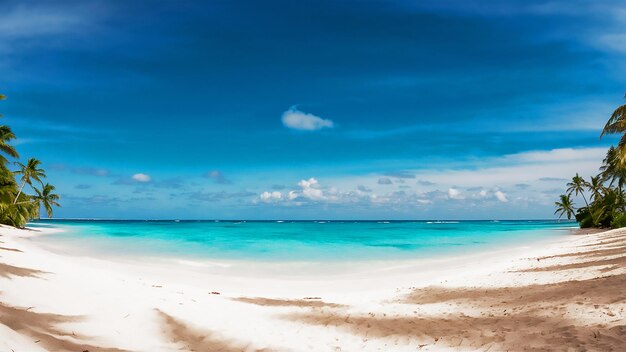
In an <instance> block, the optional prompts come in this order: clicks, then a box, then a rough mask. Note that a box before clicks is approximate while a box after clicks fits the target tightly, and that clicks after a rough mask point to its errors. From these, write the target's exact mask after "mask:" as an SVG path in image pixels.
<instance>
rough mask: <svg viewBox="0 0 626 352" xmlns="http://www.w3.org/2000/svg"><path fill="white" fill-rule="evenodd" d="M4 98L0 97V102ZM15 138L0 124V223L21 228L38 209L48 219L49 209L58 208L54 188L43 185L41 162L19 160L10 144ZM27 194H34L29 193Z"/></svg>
mask: <svg viewBox="0 0 626 352" xmlns="http://www.w3.org/2000/svg"><path fill="white" fill-rule="evenodd" d="M5 98H6V96H5V95H3V94H0V100H4V99H5ZM0 116H2V115H0ZM15 138H16V137H15V134H14V133H13V131H12V130H11V128H10V127H9V126H6V125H0V224H4V225H10V226H15V227H24V226H25V225H26V223H27V222H28V221H30V220H33V219H38V218H39V217H40V210H41V207H43V208H44V209H45V211H46V214H47V215H48V217H52V213H53V207H58V206H60V204H59V202H58V201H59V198H60V197H59V195H58V194H55V193H54V191H55V187H54V186H52V185H50V184H48V183H46V184H44V181H43V180H44V179H45V178H46V171H45V170H44V169H43V168H42V167H41V161H39V160H37V159H35V158H30V159H28V160H27V161H26V164H23V163H21V162H20V161H19V157H20V155H19V153H18V152H17V150H16V149H15V147H14V146H13V145H11V142H12V141H13V140H14V139H15ZM26 186H28V187H26ZM31 191H32V192H33V193H34V194H29V192H31Z"/></svg>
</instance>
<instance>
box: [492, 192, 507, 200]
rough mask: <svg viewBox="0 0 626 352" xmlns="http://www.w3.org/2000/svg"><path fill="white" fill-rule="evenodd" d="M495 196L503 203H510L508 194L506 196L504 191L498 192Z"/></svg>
mask: <svg viewBox="0 0 626 352" xmlns="http://www.w3.org/2000/svg"><path fill="white" fill-rule="evenodd" d="M493 195H494V196H496V199H498V201H500V202H502V203H506V202H508V201H509V200H508V199H507V198H506V194H504V193H503V192H502V191H496V192H495V193H494V194H493Z"/></svg>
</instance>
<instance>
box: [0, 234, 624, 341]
mask: <svg viewBox="0 0 626 352" xmlns="http://www.w3.org/2000/svg"><path fill="white" fill-rule="evenodd" d="M49 230H50V229H44V228H38V229H37V230H16V229H11V228H7V227H2V228H0V235H1V237H0V241H2V243H0V247H2V250H0V263H1V264H0V267H1V268H2V269H1V271H0V280H2V287H3V288H2V292H1V294H0V302H1V303H2V306H1V307H2V315H1V316H2V320H0V322H1V323H2V324H0V341H2V342H0V347H3V348H9V349H14V350H15V351H19V350H28V351H37V350H46V349H56V350H68V351H69V350H76V348H77V347H78V346H80V348H84V349H87V350H89V351H98V350H107V349H106V348H117V349H119V350H131V351H170V350H171V351H174V350H181V349H182V350H192V349H196V350H262V349H267V350H336V348H337V347H339V348H340V349H341V350H348V351H352V350H377V349H389V348H390V347H389V346H393V350H415V349H416V348H418V347H419V346H422V347H421V349H422V350H451V349H458V350H473V349H478V350H484V349H487V348H493V349H494V350H499V349H506V348H510V347H511V345H510V343H511V341H513V340H514V339H515V338H516V337H515V336H513V335H523V334H521V333H520V334H517V333H516V332H515V331H513V330H511V331H508V332H507V331H499V332H497V331H496V332H493V331H492V330H493V329H496V330H498V328H499V326H504V327H505V328H507V324H506V323H504V324H502V322H515V320H511V316H510V314H512V313H510V312H511V310H513V311H516V310H518V311H519V310H520V309H521V310H522V311H524V309H526V308H523V307H526V306H532V302H530V303H529V302H520V305H517V306H515V307H509V308H504V311H505V312H502V311H500V312H495V311H494V309H493V307H489V306H485V305H484V304H483V303H485V302H487V303H489V302H490V301H489V300H490V299H491V298H490V297H489V296H490V295H489V294H486V293H487V291H489V290H492V291H493V292H496V293H494V295H495V296H497V297H499V298H498V299H501V298H502V301H507V300H514V297H513V295H514V293H510V294H508V296H507V294H506V293H502V292H499V291H498V290H507V289H508V290H510V291H515V290H518V291H519V290H524V289H526V290H534V289H536V288H537V286H542V285H547V286H550V285H570V286H571V285H574V286H575V285H576V284H572V282H574V283H578V284H581V285H582V284H583V283H584V281H581V280H602V279H598V278H607V277H608V278H609V280H614V279H611V278H615V277H617V278H619V279H622V276H621V275H624V272H626V270H625V267H624V263H623V261H622V258H624V257H623V256H624V255H626V249H625V248H626V247H623V245H626V230H612V231H606V232H600V233H594V234H589V235H581V234H572V235H567V236H563V237H562V238H559V239H555V240H554V241H551V242H550V243H543V244H538V243H533V244H530V245H529V246H526V248H523V247H522V248H516V249H515V250H511V251H503V252H502V253H500V255H495V256H494V253H490V254H489V255H480V256H476V257H475V258H472V260H471V261H470V262H469V263H468V262H467V261H468V260H467V259H468V258H463V260H461V261H458V262H456V263H454V264H453V265H447V266H446V265H439V264H440V263H436V262H430V263H424V262H422V264H423V266H422V269H423V268H426V267H429V270H428V272H416V271H419V269H420V267H419V266H415V264H407V265H404V266H400V267H397V268H393V269H390V268H387V269H386V270H378V271H372V270H369V271H363V272H360V273H358V274H355V273H351V274H344V275H332V276H324V275H321V276H318V277H307V278H300V279H297V278H295V277H278V276H277V277H267V276H263V277H257V276H258V273H251V274H249V275H232V273H229V275H226V274H225V273H220V272H219V271H214V272H207V268H206V267H194V265H189V263H188V264H187V265H181V263H175V262H163V261H162V262H156V261H150V260H148V261H145V262H141V261H129V260H124V259H122V258H118V259H116V258H109V257H107V258H105V259H103V258H92V257H84V256H75V255H70V254H67V253H66V254H64V253H58V252H54V251H50V250H48V249H46V248H43V247H42V246H40V245H38V244H37V243H36V241H32V240H31V238H32V236H39V235H41V234H45V233H49ZM602 241H605V242H608V243H604V244H603V243H602ZM583 249H584V251H585V252H587V251H589V252H590V253H591V254H589V255H595V256H596V257H594V258H596V259H597V260H596V261H597V262H599V263H600V264H599V265H588V266H586V265H585V264H581V263H585V261H584V260H583V261H582V262H581V257H586V256H588V255H587V254H584V255H577V254H576V253H578V252H582V251H583ZM598 258H599V259H598ZM583 259H584V258H583ZM576 263H578V264H576ZM183 264H184V263H183ZM559 266H561V267H565V268H566V269H561V267H559ZM572 280H579V281H572ZM529 287H530V288H529ZM622 288H623V286H622ZM470 289H471V290H473V291H471V292H470V291H469V290H470ZM575 289H576V288H575V287H574V288H571V289H570V290H567V292H565V291H564V292H562V293H559V294H557V295H556V297H555V300H554V301H557V299H556V298H563V299H567V295H568V294H569V293H571V292H575ZM481 290H486V291H484V292H485V294H484V295H479V294H477V292H479V291H481ZM607 290H608V289H605V290H604V291H607ZM600 291H601V292H600V293H599V294H602V295H604V294H605V293H606V292H604V291H602V289H601V288H600ZM622 291H623V289H622ZM42 292H45V293H46V294H45V295H43V294H41V293H42ZM455 292H457V293H458V292H462V293H465V295H464V296H463V297H456V296H455ZM568 292H569V293H568ZM212 293H213V294H212ZM217 293H219V294H217ZM611 294H612V295H615V294H618V295H619V293H615V292H612V293H611ZM531 296H532V295H531ZM607 296H608V295H607ZM259 297H261V298H259ZM318 297H319V299H318ZM437 297H439V298H437ZM450 297H452V298H450ZM472 297H473V298H472ZM620 297H621V296H620ZM620 297H612V299H613V300H612V301H611V302H612V303H611V304H610V307H609V308H606V309H608V310H609V311H610V312H611V315H608V313H606V311H603V312H602V313H598V312H595V311H598V310H601V309H599V308H595V305H599V304H591V303H590V304H591V306H590V307H587V303H586V302H584V300H583V303H582V304H578V303H577V302H570V303H563V302H561V303H559V304H558V305H556V304H555V306H554V307H551V306H550V304H551V303H550V302H551V301H546V302H545V303H542V304H540V306H542V309H541V312H539V311H535V310H533V311H528V312H525V314H524V315H523V317H524V319H531V320H532V319H535V321H536V320H537V319H539V320H541V319H544V318H546V314H547V313H549V312H552V313H554V314H556V316H550V314H548V316H550V319H552V320H558V317H559V315H561V316H562V319H561V322H562V323H563V324H565V323H566V322H567V323H568V326H577V325H576V324H572V321H573V320H575V319H573V318H574V317H576V316H577V317H578V319H580V318H584V320H585V321H584V322H582V321H580V322H579V323H580V324H583V323H584V324H591V323H594V324H596V325H598V324H600V325H602V326H601V327H597V328H596V327H594V329H596V330H598V331H600V330H602V331H603V336H604V335H607V336H608V335H610V336H611V339H610V341H608V342H607V341H600V340H602V339H598V338H597V337H593V335H594V334H595V332H594V334H588V333H587V332H584V333H582V332H581V334H582V335H581V336H578V333H577V334H576V339H574V340H563V339H564V338H565V337H562V336H561V335H563V334H562V333H559V332H555V331H553V332H550V331H549V329H547V330H546V331H544V333H545V334H544V335H541V334H540V336H548V337H550V338H548V337H546V338H541V337H538V336H535V335H536V334H533V335H532V336H533V338H534V339H536V340H537V341H534V342H533V345H536V346H538V348H548V349H549V347H550V346H552V347H555V346H558V347H559V348H561V347H560V346H561V345H559V344H564V345H562V346H571V347H573V348H577V346H578V347H580V346H587V347H590V348H591V349H593V348H598V346H600V345H597V344H598V343H600V342H601V343H608V344H609V345H606V346H609V347H610V346H613V345H611V343H613V344H614V346H619V344H620V343H621V344H624V343H626V335H625V334H626V323H625V322H624V319H626V314H625V313H624V308H626V304H625V303H621V302H626V297H623V298H625V299H623V300H621V302H620V301H619V300H616V299H619V298H620ZM305 298H315V299H305ZM604 298H606V299H605V300H604V301H607V300H610V299H609V298H611V297H604ZM600 301H602V302H604V301H603V300H599V301H598V302H600ZM613 301H614V302H613ZM491 303H493V302H491ZM521 303H525V304H521ZM502 304H503V303H499V302H498V303H497V304H491V306H494V305H496V306H498V305H499V306H502ZM602 306H603V307H604V305H602ZM29 307H31V308H29ZM520 307H522V308H520ZM514 308H515V309H514ZM583 308H584V309H587V308H589V309H590V311H589V312H587V311H585V312H584V315H583V314H582V313H581V311H580V310H581V309H583ZM537 309H539V308H537ZM584 309H583V310H584ZM603 309H604V308H603ZM507 310H509V313H506V311H507ZM553 310H554V312H553ZM594 312H595V313H594ZM530 313H533V314H530ZM537 313H541V314H537ZM50 314H53V317H54V319H53V318H51V316H50ZM485 314H486V315H487V317H489V314H491V315H492V317H491V318H494V319H492V320H489V319H487V322H483V324H484V326H482V327H481V326H479V329H480V331H481V333H480V334H478V333H477V335H476V336H474V335H472V333H471V332H472V331H474V332H476V331H477V330H476V329H475V328H474V329H470V330H468V329H467V328H468V327H467V326H465V325H464V324H465V323H463V324H462V323H461V322H462V321H464V320H467V321H468V322H467V324H469V322H472V321H473V322H474V323H475V320H476V319H478V318H479V317H482V316H484V315H485ZM554 314H553V315H554ZM598 314H599V315H598ZM517 315H519V314H517ZM25 316H28V317H29V318H28V319H26V318H25ZM381 317H384V318H381ZM340 318H341V319H340ZM495 318H498V319H500V320H501V321H500V323H497V319H495ZM601 318H602V319H601ZM457 320H458V321H457ZM425 321H430V322H431V323H429V324H428V326H422V325H421V324H422V323H425ZM455 321H457V323H458V324H460V325H458V324H457V325H455V324H454V323H452V324H451V322H455ZM489 321H492V324H494V325H493V326H491V325H489ZM525 323H528V327H527V329H528V328H531V327H532V326H533V325H537V324H533V322H532V321H529V320H523V319H522V320H520V321H519V324H522V325H524V324H525ZM557 323H559V324H557V325H560V322H557ZM33 325H34V326H36V328H33ZM43 325H45V326H43ZM540 325H541V324H539V326H540ZM139 326H140V327H145V328H142V329H137V327H139ZM368 326H369V327H368ZM455 326H456V329H457V331H456V332H455V331H454V328H455ZM616 327H617V328H616ZM433 329H435V332H436V333H433V332H432V330H433ZM451 329H452V330H451ZM603 329H607V331H609V332H608V333H607V332H604V330H603ZM611 329H613V330H611ZM42 331H44V332H45V333H43V334H44V335H45V336H43V337H42V336H41V334H42ZM429 331H430V333H429ZM463 331H466V332H463ZM467 331H469V332H467ZM585 331H586V330H585ZM181 334H182V335H181ZM437 334H439V335H441V336H439V337H437V336H434V335H437ZM467 334H469V335H467ZM485 334H487V335H493V338H490V339H485V338H484V335H485ZM611 334H612V335H611ZM464 335H467V336H464ZM587 335H589V336H587ZM559 336H561V337H559ZM521 337H522V338H523V336H521ZM459 338H460V339H459ZM517 338H519V336H518V337H517ZM512 339H513V340H512ZM37 340H40V341H39V342H34V341H37ZM605 340H609V339H605ZM611 341H612V342H611ZM518 342H519V341H518ZM3 343H4V344H5V345H2V344H3ZM571 343H574V344H575V345H572V344H571ZM46 344H48V345H47V346H46ZM489 346H491V347H489ZM594 346H595V347H594ZM602 346H604V345H602ZM84 349H83V350H84ZM109 350H111V349H109Z"/></svg>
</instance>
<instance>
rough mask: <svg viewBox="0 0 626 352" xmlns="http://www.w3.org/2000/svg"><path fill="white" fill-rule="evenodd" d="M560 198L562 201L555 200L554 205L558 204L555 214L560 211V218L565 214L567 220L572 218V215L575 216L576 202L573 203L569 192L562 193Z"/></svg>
mask: <svg viewBox="0 0 626 352" xmlns="http://www.w3.org/2000/svg"><path fill="white" fill-rule="evenodd" d="M560 198H561V201H560V202H554V205H556V211H555V212H554V214H557V213H559V219H560V218H562V217H563V215H565V216H566V217H567V220H571V219H572V216H574V203H572V198H571V197H570V195H569V194H561V196H560Z"/></svg>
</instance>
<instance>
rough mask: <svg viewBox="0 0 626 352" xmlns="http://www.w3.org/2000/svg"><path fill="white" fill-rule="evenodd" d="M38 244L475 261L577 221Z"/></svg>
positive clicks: (276, 224) (272, 230) (180, 229)
mask: <svg viewBox="0 0 626 352" xmlns="http://www.w3.org/2000/svg"><path fill="white" fill-rule="evenodd" d="M29 226H30V227H55V228H62V229H64V230H65V231H63V232H60V233H57V234H53V235H50V236H42V237H39V238H38V239H37V240H38V241H42V242H45V243H49V244H55V245H63V246H67V247H69V248H74V249H76V251H77V252H81V251H84V252H94V251H97V252H100V253H107V254H114V255H129V256H137V255H145V256H151V257H167V258H186V259H211V260H219V259H222V260H245V261H263V262H280V261H285V262H289V261H301V262H333V261H367V260H403V259H421V258H436V257H445V256H450V255H459V254H473V253H478V252H480V251H489V250H496V249H499V248H506V247H510V246H519V245H524V244H530V243H533V242H537V241H544V240H551V239H555V238H557V237H559V236H564V235H567V234H569V233H570V230H571V229H572V228H574V227H576V223H574V222H569V221H553V220H546V221H537V220H530V221H519V220H517V221H504V220H502V221H321V220H320V221H217V220H215V221H213V220H211V221H187V220H181V221H178V220H172V221H169V220H168V221H165V220H163V221H118V220H40V221H36V222H33V223H31V224H29Z"/></svg>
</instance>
